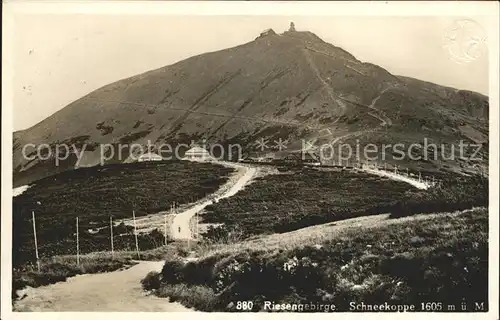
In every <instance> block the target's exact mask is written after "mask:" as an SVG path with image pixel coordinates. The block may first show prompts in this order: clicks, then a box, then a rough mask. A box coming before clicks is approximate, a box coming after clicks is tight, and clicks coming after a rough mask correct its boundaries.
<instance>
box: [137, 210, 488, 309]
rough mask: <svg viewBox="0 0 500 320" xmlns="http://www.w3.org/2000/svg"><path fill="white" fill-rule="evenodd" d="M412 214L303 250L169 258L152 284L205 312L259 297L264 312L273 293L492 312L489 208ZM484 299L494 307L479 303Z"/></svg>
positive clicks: (342, 304) (307, 300)
mask: <svg viewBox="0 0 500 320" xmlns="http://www.w3.org/2000/svg"><path fill="white" fill-rule="evenodd" d="M404 219H405V220H404V221H403V220H402V221H401V223H395V224H393V225H385V226H381V227H377V226H374V227H371V228H369V229H366V228H348V229H347V230H345V232H343V233H340V234H338V233H332V234H331V235H330V237H329V239H324V240H323V241H321V242H318V243H315V244H310V243H302V245H300V246H298V247H296V248H286V249H280V248H279V247H278V248H277V249H272V250H262V247H254V248H250V249H246V250H242V249H238V247H235V248H234V250H233V251H231V252H226V253H218V254H217V253H215V254H212V255H210V254H209V255H208V256H207V257H206V258H204V259H202V260H200V261H196V262H189V263H187V264H184V263H182V262H180V261H178V260H167V261H166V263H165V265H164V267H163V270H162V272H161V274H154V273H152V274H149V275H148V276H147V277H146V278H145V279H144V280H143V286H144V287H145V288H146V289H149V290H154V291H155V292H156V294H157V295H159V296H162V297H169V298H170V300H171V301H172V300H173V301H180V302H181V303H183V304H184V305H186V306H189V307H193V308H196V309H198V310H203V311H237V301H252V302H253V308H252V310H251V311H259V310H263V307H264V302H265V301H272V302H274V303H276V304H287V303H303V304H328V305H334V306H335V308H336V310H338V311H350V310H351V309H350V307H351V305H350V302H355V303H361V302H364V303H365V304H384V303H385V302H387V303H388V304H389V305H396V304H406V305H414V310H415V311H425V310H427V311H429V310H428V309H426V308H434V309H430V310H433V311H443V312H446V311H486V310H487V308H488V300H487V297H488V211H487V210H486V209H475V210H468V211H465V212H461V213H455V214H446V215H435V216H432V217H430V216H428V218H427V219H415V220H413V219H412V218H409V219H407V218H404ZM332 228H334V227H332ZM428 302H434V303H435V304H434V305H432V306H431V305H428V304H427V303H428ZM462 302H463V303H464V304H465V305H466V307H467V309H466V310H463V309H461V305H462ZM476 302H477V303H479V304H481V303H484V307H485V309H484V310H477V309H475V308H474V307H475V303H476ZM450 305H451V306H453V307H454V308H455V309H452V307H449V306H450ZM312 311H313V312H314V311H318V310H312Z"/></svg>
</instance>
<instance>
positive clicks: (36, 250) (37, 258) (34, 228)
mask: <svg viewBox="0 0 500 320" xmlns="http://www.w3.org/2000/svg"><path fill="white" fill-rule="evenodd" d="M31 216H32V217H33V238H34V239H35V256H36V266H37V268H38V272H40V257H39V256H38V242H37V241H36V223H35V211H34V210H33V211H31Z"/></svg>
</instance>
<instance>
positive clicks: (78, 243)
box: [76, 217, 80, 266]
mask: <svg viewBox="0 0 500 320" xmlns="http://www.w3.org/2000/svg"><path fill="white" fill-rule="evenodd" d="M76 265H77V266H80V240H79V234H78V217H76Z"/></svg>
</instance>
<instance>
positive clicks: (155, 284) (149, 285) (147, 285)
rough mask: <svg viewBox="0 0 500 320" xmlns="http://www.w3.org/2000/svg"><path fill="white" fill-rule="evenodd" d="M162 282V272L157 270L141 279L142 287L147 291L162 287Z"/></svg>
mask: <svg viewBox="0 0 500 320" xmlns="http://www.w3.org/2000/svg"><path fill="white" fill-rule="evenodd" d="M160 284H161V279H160V273H159V272H156V271H151V272H149V273H148V274H147V275H146V277H145V278H144V279H142V280H141V285H142V289H144V290H146V291H152V290H157V289H159V288H160Z"/></svg>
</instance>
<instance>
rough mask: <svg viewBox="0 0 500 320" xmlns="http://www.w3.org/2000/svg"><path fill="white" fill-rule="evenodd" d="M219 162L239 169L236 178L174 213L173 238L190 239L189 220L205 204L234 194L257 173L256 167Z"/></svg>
mask: <svg viewBox="0 0 500 320" xmlns="http://www.w3.org/2000/svg"><path fill="white" fill-rule="evenodd" d="M220 164H222V165H225V166H229V167H232V168H236V169H237V170H238V171H239V172H238V173H239V174H238V175H237V177H238V178H237V179H235V181H230V182H229V185H228V184H225V185H224V186H223V187H221V189H220V190H219V191H218V192H216V193H215V194H214V195H212V196H209V197H207V198H205V199H204V200H203V201H202V202H201V203H198V204H196V205H194V206H192V207H190V208H188V209H187V210H185V211H182V212H179V213H178V214H176V215H175V217H174V221H173V223H172V225H171V230H170V231H171V234H172V237H173V238H174V239H192V238H193V235H192V233H191V230H190V228H189V221H190V220H191V219H192V218H193V217H194V216H195V215H196V214H197V213H199V212H201V211H202V210H203V209H205V207H206V206H208V205H210V204H212V203H213V201H218V200H220V199H224V198H229V197H232V196H233V195H235V194H236V193H237V192H238V191H240V190H241V189H243V188H244V187H245V186H246V185H247V184H248V183H249V182H250V181H251V180H252V178H253V177H254V176H255V174H256V173H257V169H256V168H252V167H247V166H242V165H239V164H235V163H228V162H221V163H220Z"/></svg>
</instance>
